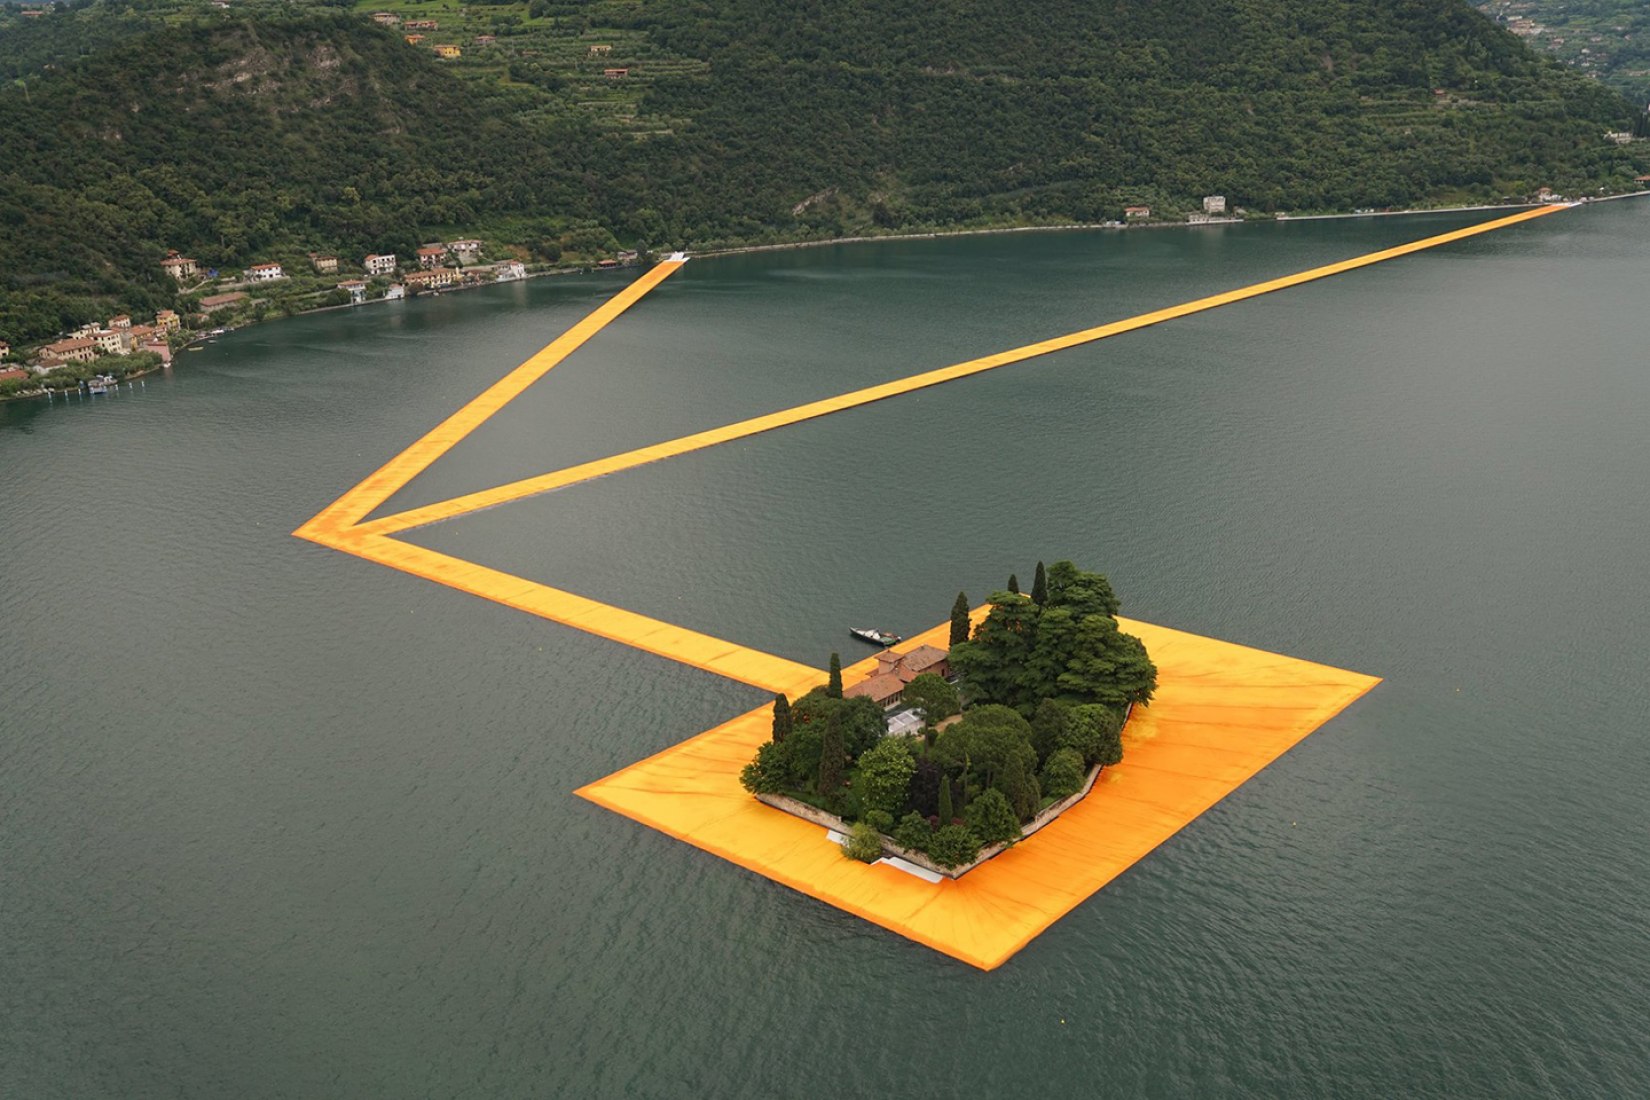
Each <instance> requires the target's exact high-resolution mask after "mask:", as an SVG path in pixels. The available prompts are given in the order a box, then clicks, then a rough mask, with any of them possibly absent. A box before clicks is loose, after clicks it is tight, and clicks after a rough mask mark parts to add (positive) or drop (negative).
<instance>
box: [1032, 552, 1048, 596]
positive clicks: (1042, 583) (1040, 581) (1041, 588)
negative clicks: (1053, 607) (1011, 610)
mask: <svg viewBox="0 0 1650 1100" xmlns="http://www.w3.org/2000/svg"><path fill="white" fill-rule="evenodd" d="M1031 599H1032V602H1034V603H1036V604H1038V605H1039V606H1041V605H1043V604H1046V603H1048V574H1047V573H1045V572H1044V571H1043V563H1042V562H1038V563H1037V576H1036V578H1035V579H1034V580H1032V582H1031Z"/></svg>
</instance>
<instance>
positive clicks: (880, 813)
mask: <svg viewBox="0 0 1650 1100" xmlns="http://www.w3.org/2000/svg"><path fill="white" fill-rule="evenodd" d="M865 824H867V825H869V826H870V827H871V828H873V829H875V830H876V831H877V832H879V833H888V832H892V831H893V829H894V815H893V814H891V813H888V812H887V811H885V810H866V811H865Z"/></svg>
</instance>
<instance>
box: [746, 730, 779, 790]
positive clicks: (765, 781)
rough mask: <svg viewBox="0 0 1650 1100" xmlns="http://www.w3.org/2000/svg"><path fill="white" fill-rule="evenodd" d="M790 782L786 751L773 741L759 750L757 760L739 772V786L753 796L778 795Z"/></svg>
mask: <svg viewBox="0 0 1650 1100" xmlns="http://www.w3.org/2000/svg"><path fill="white" fill-rule="evenodd" d="M789 782H790V774H789V769H788V767H787V761H786V760H785V750H784V749H783V748H782V747H781V746H780V745H779V744H777V743H776V742H773V741H768V742H765V743H764V744H763V745H762V746H761V747H760V748H758V749H757V750H756V759H755V760H752V761H751V762H750V763H749V764H746V765H745V767H744V768H743V769H742V770H741V771H740V772H739V785H740V786H742V787H744V788H745V789H746V790H747V791H749V792H751V793H752V794H778V793H779V792H780V791H783V790H784V789H785V787H786V786H788V785H789Z"/></svg>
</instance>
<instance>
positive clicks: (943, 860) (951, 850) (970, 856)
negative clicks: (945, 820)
mask: <svg viewBox="0 0 1650 1100" xmlns="http://www.w3.org/2000/svg"><path fill="white" fill-rule="evenodd" d="M927 851H928V856H929V858H930V859H932V860H933V861H934V862H935V863H937V864H939V865H940V866H941V867H947V868H950V867H960V866H962V865H963V864H965V863H972V862H974V861H975V860H976V859H978V858H979V857H980V838H979V837H977V836H975V835H974V830H972V829H970V828H969V827H968V826H966V825H945V826H942V827H940V828H938V829H936V830H934V833H933V835H932V836H930V837H929V838H928V849H927Z"/></svg>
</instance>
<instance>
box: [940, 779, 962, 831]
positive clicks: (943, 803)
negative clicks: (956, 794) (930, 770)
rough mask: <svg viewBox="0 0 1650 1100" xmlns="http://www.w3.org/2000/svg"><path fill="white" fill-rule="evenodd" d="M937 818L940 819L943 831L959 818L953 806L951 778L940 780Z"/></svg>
mask: <svg viewBox="0 0 1650 1100" xmlns="http://www.w3.org/2000/svg"><path fill="white" fill-rule="evenodd" d="M935 816H937V817H938V818H939V821H940V827H941V828H942V829H943V828H944V827H945V826H947V825H949V824H951V822H953V821H955V820H956V818H957V811H956V809H955V808H954V807H953V806H952V804H951V777H950V776H945V777H943V778H942V779H941V780H940V802H939V812H938V813H937V814H936V815H935Z"/></svg>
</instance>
